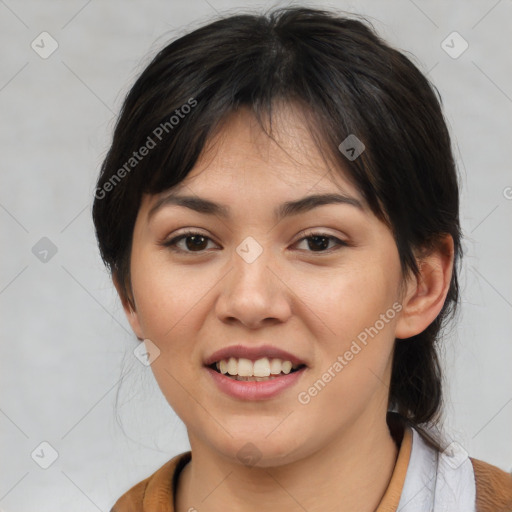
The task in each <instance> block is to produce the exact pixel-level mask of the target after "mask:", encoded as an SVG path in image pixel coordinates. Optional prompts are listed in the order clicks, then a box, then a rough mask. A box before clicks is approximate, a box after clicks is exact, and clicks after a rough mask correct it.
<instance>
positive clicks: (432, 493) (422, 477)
mask: <svg viewBox="0 0 512 512" xmlns="http://www.w3.org/2000/svg"><path fill="white" fill-rule="evenodd" d="M405 428H411V427H407V426H406V427H405ZM411 430H412V447H411V456H410V459H409V465H408V467H407V474H406V476H405V482H404V486H403V490H402V495H401V497H400V502H399V504H398V508H397V512H445V511H446V512H476V486H475V475H474V471H473V464H472V463H471V461H470V460H469V457H468V454H467V452H466V451H465V450H464V448H462V446H460V445H459V444H458V443H457V442H453V443H451V444H450V445H449V446H448V447H447V448H446V449H445V450H444V451H443V452H439V451H437V450H435V449H433V448H431V447H430V446H429V445H428V444H427V443H426V442H425V441H424V439H423V437H422V436H421V435H420V434H419V433H418V431H417V430H416V429H414V428H412V429H411Z"/></svg>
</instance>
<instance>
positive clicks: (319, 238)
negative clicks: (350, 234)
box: [299, 233, 348, 252]
mask: <svg viewBox="0 0 512 512" xmlns="http://www.w3.org/2000/svg"><path fill="white" fill-rule="evenodd" d="M303 240H307V247H308V249H309V251H308V252H330V249H332V248H333V247H332V246H331V247H329V244H330V242H331V241H334V243H335V245H337V246H346V245H348V244H347V243H345V242H343V241H342V240H340V239H339V238H336V237H335V236H332V235H328V234H325V233H312V234H310V235H308V236H305V237H304V238H302V239H301V240H299V243H300V242H302V241H303Z"/></svg>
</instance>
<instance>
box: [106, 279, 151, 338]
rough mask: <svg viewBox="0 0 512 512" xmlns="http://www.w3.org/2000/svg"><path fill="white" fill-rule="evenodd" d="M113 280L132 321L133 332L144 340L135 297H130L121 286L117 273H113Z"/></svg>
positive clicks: (127, 316)
mask: <svg viewBox="0 0 512 512" xmlns="http://www.w3.org/2000/svg"><path fill="white" fill-rule="evenodd" d="M112 281H113V283H114V286H115V287H116V290H117V294H118V295H119V298H120V299H121V303H122V305H123V309H124V312H125V314H126V318H127V319H128V322H129V323H130V326H131V328H132V330H133V332H134V333H135V335H136V336H137V338H138V339H139V340H140V341H142V340H144V335H143V331H142V327H141V325H140V321H139V316H138V313H137V309H136V307H135V300H134V299H133V298H132V299H130V298H129V297H127V295H126V292H125V290H124V288H123V287H122V286H121V284H120V282H119V279H118V276H117V275H112ZM132 295H133V294H132ZM132 303H133V305H132Z"/></svg>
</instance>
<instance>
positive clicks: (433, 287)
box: [395, 235, 454, 339]
mask: <svg viewBox="0 0 512 512" xmlns="http://www.w3.org/2000/svg"><path fill="white" fill-rule="evenodd" d="M453 262H454V247H453V239H452V237H451V236H450V235H445V236H444V237H443V238H442V239H441V240H439V242H438V244H437V247H436V248H435V249H433V250H431V251H430V252H429V253H428V254H427V255H425V256H422V257H421V259H420V260H419V261H418V267H419V275H418V276H414V275H411V276H410V277H409V279H408V280H407V285H406V291H405V293H404V297H403V301H402V311H401V313H400V317H399V319H398V320H397V323H396V329H395V337H396V338H399V339H405V338H410V337H411V336H415V335H417V334H419V333H421V332H423V331H424V330H425V329H426V328H427V327H428V326H429V325H430V324H431V323H432V322H433V321H434V320H435V318H436V317H437V315H438V314H439V313H440V311H441V309H442V308H443V305H444V302H445V300H446V295H447V294H448V290H449V289H450V283H451V278H452V272H453Z"/></svg>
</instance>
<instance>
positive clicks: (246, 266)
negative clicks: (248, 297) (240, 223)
mask: <svg viewBox="0 0 512 512" xmlns="http://www.w3.org/2000/svg"><path fill="white" fill-rule="evenodd" d="M260 242H261V243H260ZM260 242H258V240H256V238H254V237H253V236H247V237H246V238H245V239H244V240H242V242H241V243H240V244H239V245H238V246H237V247H236V249H235V254H234V255H233V265H234V267H235V268H234V274H235V275H234V276H233V280H234V282H235V284H236V285H237V287H238V288H239V289H240V290H242V291H243V290H244V289H246V290H247V289H248V290H247V291H250V290H252V292H253V293H257V294H261V295H264V294H268V293H269V292H270V288H272V287H273V284H274V283H271V282H270V281H271V279H270V277H272V273H271V272H270V271H269V270H268V268H267V265H269V263H271V261H272V257H271V249H270V247H269V245H268V244H267V245H266V246H265V247H264V246H263V244H264V243H265V241H264V240H263V239H262V238H260Z"/></svg>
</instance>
